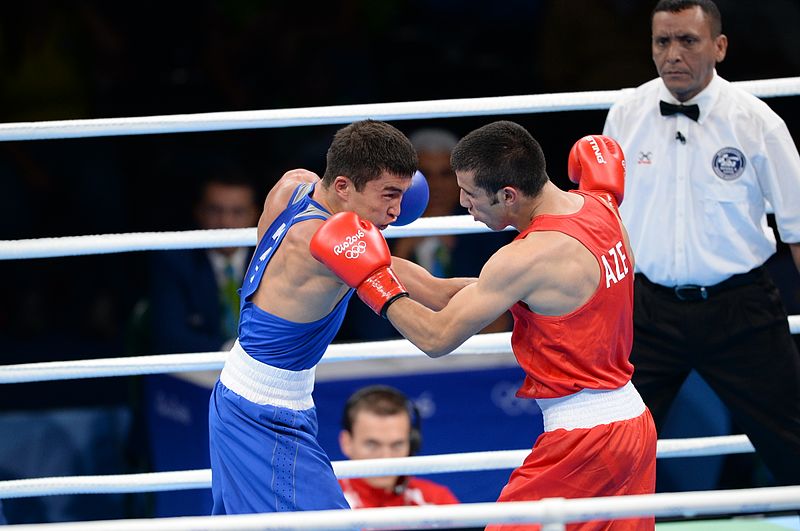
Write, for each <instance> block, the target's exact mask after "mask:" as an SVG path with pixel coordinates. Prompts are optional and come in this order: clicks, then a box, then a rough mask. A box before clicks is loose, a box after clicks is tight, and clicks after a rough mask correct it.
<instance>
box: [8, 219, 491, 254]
mask: <svg viewBox="0 0 800 531" xmlns="http://www.w3.org/2000/svg"><path fill="white" fill-rule="evenodd" d="M480 232H490V230H489V228H488V227H486V225H484V224H483V223H480V222H478V221H475V220H474V219H473V218H472V216H467V215H462V216H437V217H429V218H419V219H417V220H416V221H414V222H413V223H410V224H408V225H406V226H404V227H388V228H387V229H386V230H384V231H383V235H384V237H386V238H400V237H403V238H405V237H411V236H437V235H441V234H474V233H480ZM256 243H257V242H256V229H255V227H253V228H247V229H210V230H187V231H173V232H133V233H126V234H93V235H88V236H65V237H61V238H35V239H30V240H2V241H0V260H19V259H23V258H53V257H58V256H75V255H87V254H108V253H124V252H131V251H163V250H169V249H208V248H215V247H236V246H247V247H252V246H255V244H256Z"/></svg>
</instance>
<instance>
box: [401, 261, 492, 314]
mask: <svg viewBox="0 0 800 531" xmlns="http://www.w3.org/2000/svg"><path fill="white" fill-rule="evenodd" d="M392 269H393V270H394V271H395V273H396V274H397V276H398V278H400V280H401V281H402V282H403V284H404V285H405V287H406V289H407V290H408V294H409V295H410V296H411V297H412V298H413V299H414V300H415V301H418V302H420V303H421V304H423V305H425V306H427V307H428V308H430V309H431V310H441V309H442V308H444V307H445V306H447V303H448V302H450V299H451V298H452V297H453V295H455V294H456V293H458V292H459V291H460V290H461V289H463V288H464V287H465V286H468V285H470V284H472V283H473V282H476V281H477V280H478V279H477V278H472V277H455V278H438V277H435V276H433V275H431V274H430V273H429V272H428V270H427V269H425V268H424V267H422V266H421V265H418V264H415V263H414V262H411V261H409V260H406V259H404V258H398V257H396V256H393V257H392Z"/></svg>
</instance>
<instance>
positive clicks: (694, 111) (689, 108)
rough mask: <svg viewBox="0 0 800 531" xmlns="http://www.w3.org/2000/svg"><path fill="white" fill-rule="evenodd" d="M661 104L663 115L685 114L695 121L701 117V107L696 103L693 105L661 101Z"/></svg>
mask: <svg viewBox="0 0 800 531" xmlns="http://www.w3.org/2000/svg"><path fill="white" fill-rule="evenodd" d="M659 105H661V116H672V115H673V114H685V115H686V116H687V117H688V118H691V119H692V120H694V121H695V122H696V121H697V119H698V118H700V107H699V106H698V105H697V104H696V103H695V104H692V105H675V104H673V103H667V102H666V101H660V102H659Z"/></svg>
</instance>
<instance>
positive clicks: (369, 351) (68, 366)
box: [0, 332, 511, 384]
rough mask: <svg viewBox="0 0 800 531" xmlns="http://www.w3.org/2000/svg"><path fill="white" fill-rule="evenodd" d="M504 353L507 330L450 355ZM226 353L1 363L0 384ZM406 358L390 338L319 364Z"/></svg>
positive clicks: (135, 370)
mask: <svg viewBox="0 0 800 531" xmlns="http://www.w3.org/2000/svg"><path fill="white" fill-rule="evenodd" d="M505 352H511V332H498V333H494V334H476V335H474V336H472V337H471V338H469V339H468V340H466V341H465V342H464V344H462V345H461V346H460V347H458V348H457V349H456V350H454V351H453V352H452V354H451V355H453V354H456V355H461V354H490V353H505ZM227 356H228V352H196V353H189V354H156V355H153V356H134V357H126V358H105V359H83V360H74V361H45V362H40V363H21V364H18V365H3V366H0V384H7V383H25V382H43V381H52V380H71V379H76V378H99V377H107V376H134V375H140V374H163V373H172V372H192V371H207V370H220V369H222V366H223V364H224V363H225V358H226V357H227ZM407 357H426V356H425V354H424V353H423V352H422V351H421V350H420V349H418V348H417V347H416V346H414V345H413V344H412V343H411V342H409V341H407V340H405V339H392V340H388V341H365V342H361V343H336V344H332V345H328V349H327V350H326V351H325V354H324V355H323V357H322V361H321V363H330V362H338V361H354V360H376V359H387V358H407Z"/></svg>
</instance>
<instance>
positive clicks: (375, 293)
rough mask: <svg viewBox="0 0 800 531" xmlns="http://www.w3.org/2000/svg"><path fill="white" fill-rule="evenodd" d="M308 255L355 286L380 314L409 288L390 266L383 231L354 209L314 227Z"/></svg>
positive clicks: (390, 261) (389, 257)
mask: <svg viewBox="0 0 800 531" xmlns="http://www.w3.org/2000/svg"><path fill="white" fill-rule="evenodd" d="M309 249H310V250H311V256H313V257H314V258H316V259H317V260H319V261H320V262H322V263H323V264H325V266H327V267H328V269H330V270H331V271H333V272H334V273H336V276H338V277H339V278H340V279H342V281H343V282H344V283H345V284H347V285H348V286H350V287H351V288H356V291H357V293H358V296H359V297H360V298H361V300H362V301H364V303H365V304H366V305H367V306H369V307H370V308H372V310H373V311H374V312H375V313H377V314H378V315H380V316H381V317H383V318H386V310H387V309H388V308H389V305H390V304H391V303H393V302H394V301H395V300H397V299H398V298H400V297H408V292H407V291H406V288H405V287H404V286H403V284H402V283H401V282H400V280H399V279H398V278H397V276H396V275H395V274H394V271H392V269H391V268H390V266H391V264H392V256H391V255H390V254H389V246H388V245H386V240H384V239H383V234H381V231H379V230H378V229H377V228H376V227H375V225H373V224H372V223H370V222H369V221H368V220H366V219H361V218H360V217H358V214H355V213H354V212H339V213H338V214H334V215H333V216H331V217H330V218H329V219H328V220H327V221H325V223H323V224H322V226H321V227H320V228H319V229H317V232H315V233H314V236H313V237H312V238H311V243H310V244H309Z"/></svg>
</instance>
